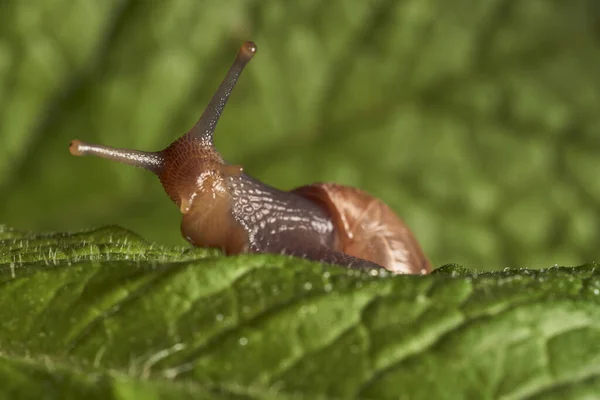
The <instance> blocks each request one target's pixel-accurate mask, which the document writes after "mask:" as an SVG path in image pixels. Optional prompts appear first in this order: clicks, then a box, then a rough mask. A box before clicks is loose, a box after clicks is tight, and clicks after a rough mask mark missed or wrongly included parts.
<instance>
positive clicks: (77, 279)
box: [0, 227, 600, 399]
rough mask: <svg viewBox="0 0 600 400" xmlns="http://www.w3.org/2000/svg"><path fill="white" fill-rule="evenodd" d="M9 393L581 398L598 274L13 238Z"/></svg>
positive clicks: (7, 237)
mask: <svg viewBox="0 0 600 400" xmlns="http://www.w3.org/2000/svg"><path fill="white" fill-rule="evenodd" d="M0 304H2V307H1V308H0V321H2V323H1V324H0V382H2V385H0V398H32V399H33V398H40V397H44V398H56V399H59V398H60V399H65V398H84V397H85V398H88V397H89V398H99V399H100V398H101V399H137V398H157V399H158V398H173V399H177V398H182V399H183V398H190V397H194V398H215V399H230V398H236V399H240V398H245V399H250V398H283V399H300V398H315V399H320V398H361V399H388V398H389V399H397V398H410V399H429V398H440V399H442V398H453V399H457V398H477V399H492V398H505V399H521V398H551V397H552V396H554V397H556V398H565V397H569V398H584V397H585V396H592V397H593V396H595V395H596V394H597V393H598V390H600V307H599V306H600V269H599V268H598V266H596V265H586V266H581V267H577V268H558V267H557V268H550V269H546V270H527V269H519V270H506V271H502V272H495V273H477V272H475V271H469V270H466V269H463V268H461V267H458V266H450V265H448V266H445V267H442V268H440V269H438V270H436V271H435V272H434V273H433V274H431V275H429V276H391V275H389V274H387V273H374V272H373V271H362V272H357V271H351V270H347V269H344V268H341V267H336V266H324V265H319V264H315V263H310V262H308V261H305V260H301V259H295V258H288V257H283V256H275V255H244V256H238V257H223V256H221V255H220V254H218V252H215V251H206V250H200V249H186V248H168V247H162V246H157V245H155V244H152V243H149V242H146V241H145V240H143V239H141V238H140V237H138V236H136V235H134V234H132V233H130V232H128V231H125V230H123V229H121V228H117V227H108V228H102V229H98V230H95V231H86V232H80V233H73V234H63V233H52V234H32V233H22V232H18V231H14V230H10V229H8V228H6V227H5V228H3V229H0Z"/></svg>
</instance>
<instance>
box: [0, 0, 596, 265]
mask: <svg viewBox="0 0 600 400" xmlns="http://www.w3.org/2000/svg"><path fill="white" fill-rule="evenodd" d="M598 4H599V3H598V1H597V0H571V1H549V0H528V1H514V0H455V1H447V0H403V1H394V0H371V1H358V0H354V1H348V0H330V1H314V0H313V1H311V0H305V1H297V2H293V3H292V4H291V3H290V2H289V1H286V0H267V1H251V2H249V1H243V0H222V1H214V0H200V1H199V0H177V1H165V0H153V1H125V0H102V1H99V0H45V1H25V0H2V1H1V2H0V222H1V223H7V224H10V225H11V226H15V227H17V228H20V229H24V230H36V231H39V230H51V231H58V230H74V229H87V228H90V227H95V226H96V227H97V226H104V225H107V224H119V225H121V226H124V227H126V228H128V229H131V230H133V231H135V232H139V233H140V234H142V235H143V236H144V237H147V238H149V239H152V240H155V241H157V242H159V243H163V244H171V245H175V244H179V245H181V244H182V243H183V241H182V239H181V237H180V234H179V220H180V215H179V213H178V210H177V208H176V207H174V206H173V205H172V204H171V203H170V201H169V200H168V198H167V197H166V196H165V194H164V193H163V190H162V189H161V188H160V185H159V184H158V182H157V181H156V179H155V178H154V177H153V176H151V174H148V173H146V172H144V171H139V170H135V169H132V168H128V167H125V166H122V165H112V164H110V163H108V162H106V161H103V160H94V159H75V158H73V157H71V156H70V155H69V154H68V151H67V146H68V143H69V141H70V140H72V139H74V138H79V139H82V140H86V141H90V142H100V143H104V144H109V145H113V146H119V147H133V148H139V149H143V150H158V149H161V148H163V147H165V146H166V145H167V144H169V143H170V142H171V141H173V140H174V139H175V138H176V137H178V136H179V135H181V134H182V133H184V132H185V131H187V130H188V129H189V128H190V127H191V126H192V125H193V124H194V122H195V121H196V119H197V118H198V116H199V115H200V114H201V112H202V110H203V108H204V106H205V105H206V103H207V102H208V100H209V99H210V96H211V95H212V93H213V91H214V90H215V88H216V87H217V85H218V83H219V82H220V80H221V79H222V77H223V76H224V74H225V71H226V70H227V68H228V67H229V64H230V62H231V61H232V59H233V57H234V55H235V53H236V51H237V48H238V47H239V45H240V44H241V43H242V41H243V40H247V39H252V40H254V41H255V42H256V43H257V45H258V54H257V55H256V57H255V58H254V59H253V61H252V62H251V63H250V65H249V66H248V67H247V70H246V71H245V72H244V74H243V76H242V77H241V79H240V83H239V85H238V87H237V88H236V89H235V91H234V93H233V95H232V98H231V101H230V104H229V105H228V107H227V109H226V111H225V112H224V114H223V118H222V120H221V122H220V123H219V127H218V129H217V134H216V138H217V146H218V148H219V150H220V151H221V152H222V154H223V155H224V157H225V158H226V159H227V160H228V161H230V162H232V163H235V164H241V165H243V166H244V168H245V169H246V171H248V172H249V173H250V174H252V175H254V176H256V177H258V178H260V179H261V180H263V181H265V182H267V183H269V184H271V185H274V186H276V187H280V188H284V189H289V188H292V187H295V186H300V185H303V184H306V183H310V182H317V181H334V182H340V183H344V184H349V185H352V186H358V187H360V188H363V189H365V190H367V191H370V192H371V193H373V194H374V195H376V196H378V197H380V198H382V199H383V200H385V201H386V202H387V203H388V204H390V205H391V206H392V208H393V209H395V210H396V211H397V212H398V213H399V214H400V215H401V216H402V217H403V218H404V219H405V220H406V221H407V222H408V224H409V226H411V227H412V228H413V229H414V230H415V232H416V234H417V237H418V238H419V239H420V241H421V242H422V244H423V247H424V249H425V251H426V253H427V254H428V255H429V256H430V258H431V259H432V261H433V263H434V264H435V265H442V264H444V263H448V262H456V263H460V264H462V265H466V266H469V267H471V268H485V269H501V268H503V267H505V266H513V267H517V266H528V267H544V266H550V265H554V264H555V263H558V264H559V265H577V264H581V263H584V262H589V261H592V260H595V259H597V257H598V250H597V238H598V235H599V233H600V231H599V228H598V227H600V220H599V215H600V208H599V204H600V184H599V182H600V180H598V179H597V177H598V176H599V175H600V163H598V161H597V160H598V152H599V149H600V146H599V139H598V138H599V137H600V132H599V128H598V127H600V113H598V110H599V109H600V79H599V74H598V71H600V47H599V46H598V28H597V27H598V25H599V21H598V15H600V13H599V6H598Z"/></svg>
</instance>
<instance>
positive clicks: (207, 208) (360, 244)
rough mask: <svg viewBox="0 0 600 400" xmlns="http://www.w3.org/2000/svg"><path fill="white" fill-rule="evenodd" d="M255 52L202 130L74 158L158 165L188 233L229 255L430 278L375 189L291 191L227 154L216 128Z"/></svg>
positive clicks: (246, 53)
mask: <svg viewBox="0 0 600 400" xmlns="http://www.w3.org/2000/svg"><path fill="white" fill-rule="evenodd" d="M255 53H256V45H255V44H254V43H252V42H245V43H244V44H243V45H242V47H241V49H240V50H239V52H238V54H237V57H236V59H235V61H234V63H233V65H232V66H231V68H230V69H229V71H228V73H227V75H226V76H225V79H224V80H223V82H222V83H221V85H220V86H219V88H218V89H217V91H216V93H215V94H214V96H213V97H212V99H211V101H210V103H209V104H208V107H207V108H206V110H205V111H204V112H203V114H202V116H201V117H200V119H199V120H198V122H196V124H195V125H194V127H193V128H192V129H191V130H190V131H188V132H187V133H186V134H184V135H183V136H182V137H181V138H179V139H178V140H176V141H175V142H173V143H172V144H171V145H169V146H168V147H167V148H165V149H164V150H161V151H158V152H146V151H139V150H128V149H120V148H114V147H109V146H102V145H95V144H88V143H84V142H81V141H79V140H73V141H72V142H71V144H70V146H69V150H70V152H71V154H73V155H75V156H83V155H95V156H99V157H102V158H106V159H110V160H114V161H118V162H121V163H124V164H129V165H133V166H135V167H140V168H143V169H146V170H149V171H151V172H153V173H154V174H156V175H157V176H158V178H159V180H160V182H161V183H162V185H163V187H164V189H165V191H166V193H167V195H168V196H169V197H170V198H171V200H172V201H173V202H174V203H175V204H176V205H177V206H178V207H179V209H180V210H181V213H182V214H183V218H182V222H181V233H182V234H183V236H184V237H185V239H186V240H187V241H189V242H190V243H191V244H193V245H194V246H198V247H216V248H220V249H222V250H223V251H224V252H225V253H226V254H228V255H234V254H239V253H245V252H251V253H281V254H286V255H291V256H297V257H303V258H306V259H309V260H314V261H319V262H323V263H328V264H335V265H340V266H345V267H349V268H353V269H365V268H366V269H380V268H385V269H387V270H389V271H391V272H393V273H411V274H426V273H428V272H430V270H431V266H430V263H429V261H428V260H427V258H426V257H425V255H424V253H423V250H422V249H421V247H420V245H419V243H418V242H417V240H416V239H415V237H414V236H413V234H412V233H411V231H410V230H409V228H408V227H407V226H406V225H405V223H404V222H403V221H402V220H401V219H400V218H399V217H397V216H396V215H395V214H394V212H393V211H392V210H391V209H390V207H388V206H387V205H386V204H385V203H383V202H382V201H381V200H379V199H377V198H374V197H372V196H371V195H369V194H367V193H366V192H364V191H362V190H359V189H356V188H352V187H347V186H342V185H338V184H334V183H316V184H311V185H307V186H302V187H300V188H297V189H294V190H292V191H289V192H285V191H281V190H278V189H275V188H273V187H271V186H268V185H266V184H264V183H262V182H260V181H258V180H256V179H255V178H253V177H251V176H249V175H247V174H245V173H244V171H243V168H242V167H241V166H239V165H235V164H229V163H227V162H225V161H224V160H223V158H222V157H221V155H220V154H219V153H218V152H217V150H216V149H215V147H214V145H213V132H214V130H215V127H216V125H217V122H218V120H219V117H220V116H221V113H222V111H223V108H224V107H225V104H226V103H227V100H228V98H229V95H230V94H231V91H232V89H233V87H234V86H235V84H236V82H237V80H238V78H239V76H240V74H241V72H242V70H243V69H244V67H245V66H246V64H247V63H248V61H250V59H251V58H252V57H253V56H254V54H255Z"/></svg>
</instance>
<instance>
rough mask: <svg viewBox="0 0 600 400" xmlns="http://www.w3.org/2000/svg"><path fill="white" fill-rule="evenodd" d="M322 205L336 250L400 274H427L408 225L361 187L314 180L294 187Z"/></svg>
mask: <svg viewBox="0 0 600 400" xmlns="http://www.w3.org/2000/svg"><path fill="white" fill-rule="evenodd" d="M293 192H294V193H297V194H300V195H302V196H304V197H307V198H310V199H311V200H313V201H315V202H318V203H319V204H321V205H322V206H323V207H324V208H325V209H326V210H327V211H328V212H329V214H330V215H331V219H332V222H333V224H334V229H335V231H336V238H335V244H334V247H335V250H337V251H341V252H343V253H346V254H349V255H351V256H355V257H359V258H363V259H366V260H369V261H372V262H374V263H377V264H379V265H381V266H383V267H384V268H386V269H387V270H389V271H392V272H394V273H400V274H427V273H429V272H430V271H431V264H430V262H429V260H428V259H427V257H426V256H425V254H424V253H423V250H422V249H421V246H420V245H419V242H417V240H416V238H415V237H414V235H413V233H412V232H411V231H410V229H409V228H408V226H407V225H406V224H405V223H404V221H402V219H400V218H399V217H398V216H397V215H396V213H394V211H392V209H391V208H390V207H389V206H387V205H386V204H385V203H384V202H383V201H381V200H379V199H378V198H376V197H373V196H371V195H370V194H368V193H367V192H365V191H362V190H360V189H357V188H354V187H349V186H344V185H338V184H335V183H315V184H311V185H306V186H302V187H299V188H297V189H294V190H293Z"/></svg>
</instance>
